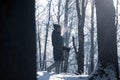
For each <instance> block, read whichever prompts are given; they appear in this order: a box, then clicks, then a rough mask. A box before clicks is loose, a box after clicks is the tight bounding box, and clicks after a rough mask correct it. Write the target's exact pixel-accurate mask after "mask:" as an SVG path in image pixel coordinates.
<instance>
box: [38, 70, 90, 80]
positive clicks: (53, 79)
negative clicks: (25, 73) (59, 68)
mask: <svg viewBox="0 0 120 80" xmlns="http://www.w3.org/2000/svg"><path fill="white" fill-rule="evenodd" d="M87 77H88V75H75V74H69V73H61V74H55V73H54V72H51V73H48V72H47V71H40V72H37V80H87Z"/></svg>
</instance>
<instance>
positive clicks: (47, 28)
mask: <svg viewBox="0 0 120 80" xmlns="http://www.w3.org/2000/svg"><path fill="white" fill-rule="evenodd" d="M51 2H52V0H50V1H49V2H48V4H49V6H48V8H49V9H48V22H47V24H46V36H45V46H44V47H45V48H44V56H43V66H42V70H44V69H45V70H46V48H47V39H48V31H49V24H50V15H51V14H50V10H51Z"/></svg>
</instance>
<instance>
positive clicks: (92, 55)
mask: <svg viewBox="0 0 120 80" xmlns="http://www.w3.org/2000/svg"><path fill="white" fill-rule="evenodd" d="M94 3H95V2H94V0H92V2H91V49H90V71H89V74H90V73H91V72H92V71H93V69H94V5H95V4H94Z"/></svg>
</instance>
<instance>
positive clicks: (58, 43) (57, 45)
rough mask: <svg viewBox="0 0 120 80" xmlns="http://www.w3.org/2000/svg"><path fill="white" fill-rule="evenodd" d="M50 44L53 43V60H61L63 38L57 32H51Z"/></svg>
mask: <svg viewBox="0 0 120 80" xmlns="http://www.w3.org/2000/svg"><path fill="white" fill-rule="evenodd" d="M52 45H53V57H54V61H55V62H56V61H62V60H63V39H62V36H61V35H60V33H59V32H57V31H55V30H54V31H53V32H52Z"/></svg>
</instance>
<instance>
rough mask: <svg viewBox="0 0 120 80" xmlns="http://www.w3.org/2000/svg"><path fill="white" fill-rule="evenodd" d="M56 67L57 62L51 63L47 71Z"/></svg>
mask: <svg viewBox="0 0 120 80" xmlns="http://www.w3.org/2000/svg"><path fill="white" fill-rule="evenodd" d="M57 65H58V62H55V63H53V64H52V65H51V66H49V67H48V68H47V71H48V72H50V71H51V70H52V69H53V68H54V67H56V66H57Z"/></svg>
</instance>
